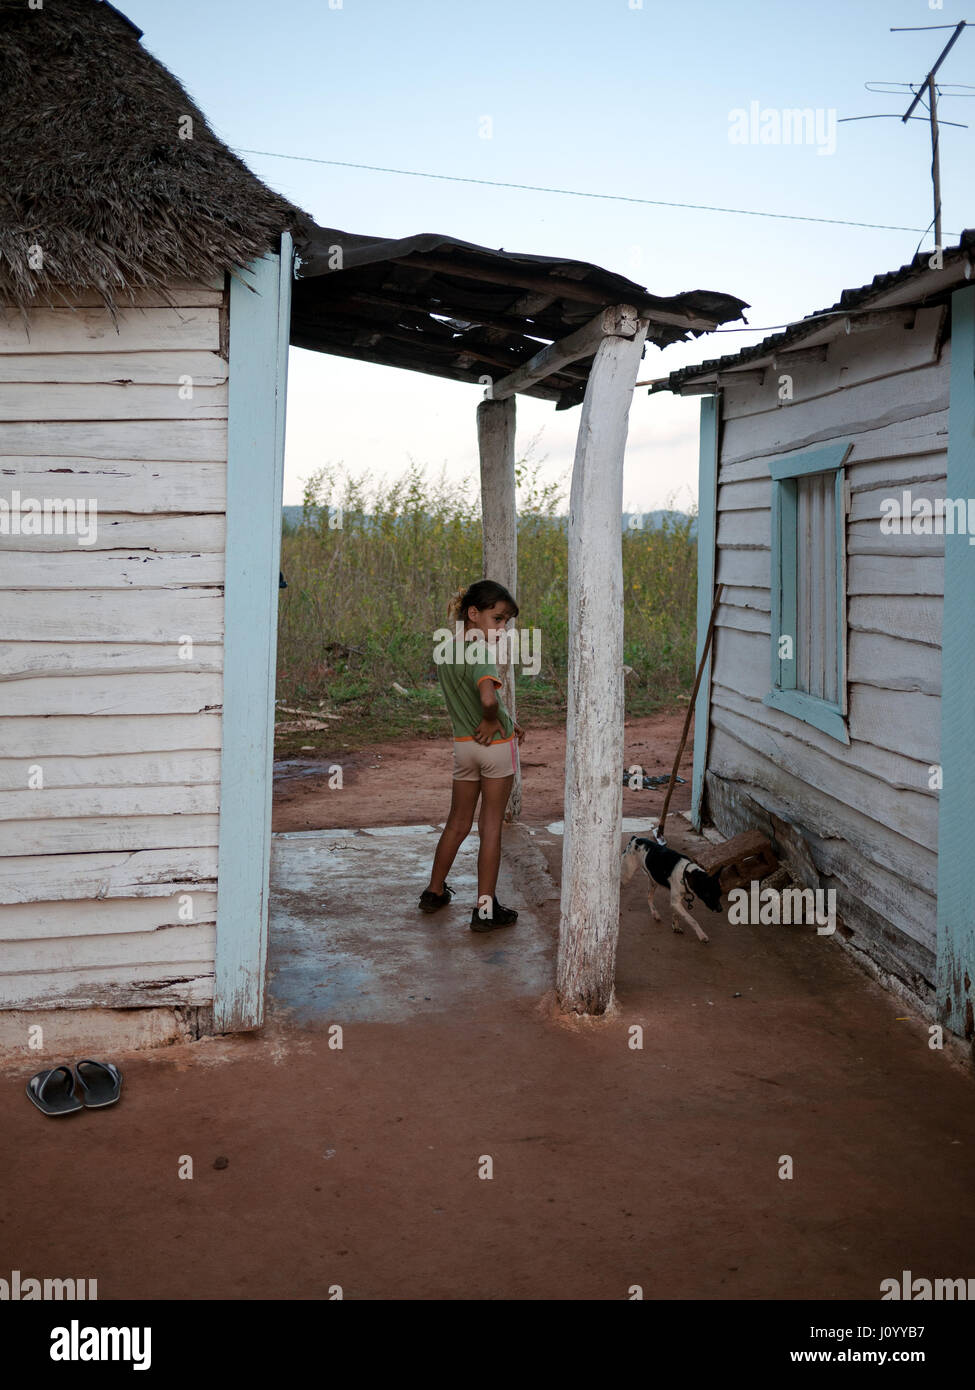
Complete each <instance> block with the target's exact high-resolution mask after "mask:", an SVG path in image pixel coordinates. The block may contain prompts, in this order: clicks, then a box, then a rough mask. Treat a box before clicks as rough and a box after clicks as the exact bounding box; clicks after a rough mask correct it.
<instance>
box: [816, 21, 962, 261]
mask: <svg viewBox="0 0 975 1390" xmlns="http://www.w3.org/2000/svg"><path fill="white" fill-rule="evenodd" d="M966 27H969V26H968V23H967V20H964V19H962V20H960V21H959V22H958V23H957V24H955V25H951V24H915V25H910V26H905V27H901V28H898V29H891V31H890V32H891V33H892V34H905V33H917V32H919V31H921V30H928V29H951V28H954V33H953V34H952V36H951V38H950V39H949V40H948V42H947V43H946V44H945V46H944V48H943V49H942V50H941V53H940V54H939V56H938V59H937V61H936V63H935V64H934V67H933V68H932V69H931V71H930V72H929V73H928V75H927V77H925V79H924V81H923V82H921V83H920V84H918V85H917V86H915V85H914V84H913V83H910V82H884V83H876V84H871V83H869V82H868V83H867V84H866V86H867V90H868V91H874V90H878V89H879V88H880V87H881V86H882V87H887V88H889V89H891V90H893V89H898V88H899V89H901V90H907V91H909V92H912V93H913V95H914V100H913V101H912V102H911V104H910V106H909V107H908V108H907V110H906V111H905V112H904V114H903V116H901V118H900V119H901V120H902V121H903V122H905V124H906V122H907V121H910V120H915V121H922V120H924V117H923V116H915V115H914V110H915V108H916V107H917V105H918V103H919V102H922V101H923V99H924V96H925V93H926V94H927V99H928V103H927V109H928V122H929V125H930V127H931V183H932V188H933V192H934V218H933V221H934V244H935V248H936V250H938V251H940V250H941V160H940V158H939V155H938V130H939V124H938V91H939V88H938V87H937V86H936V84H935V80H934V76H935V73H936V72H937V71H938V69H939V68H940V67H941V64H942V63H943V62H944V60H945V59H946V58H947V56H948V54H949V53H950V52H951V50H952V48H954V46H955V44H956V43H957V42H958V40H959V39H960V38H961V31H962V30H963V29H965V28H966ZM951 85H952V86H958V85H959V84H957V83H952V84H951ZM943 94H944V95H946V96H966V95H970V94H971V93H969V92H964V91H958V92H948V91H947V90H945V92H944V93H943ZM889 114H890V113H887V112H884V113H882V114H880V115H876V116H844V117H841V119H842V120H845V121H879V120H884V119H885V118H886V117H887V116H888V115H889ZM893 119H896V117H893ZM941 125H953V126H961V129H962V130H967V129H968V127H967V126H965V125H962V124H961V122H959V121H942V122H941Z"/></svg>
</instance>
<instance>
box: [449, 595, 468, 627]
mask: <svg viewBox="0 0 975 1390" xmlns="http://www.w3.org/2000/svg"><path fill="white" fill-rule="evenodd" d="M466 595H467V589H466V588H465V587H463V586H462V587H461V588H459V589H458V590H457V592H456V593H455V594H454V595H453V597H452V598H451V600H450V602H449V603H448V604H447V619H448V621H449V622H451V623H455V622H456V621H457V618H458V615H459V614H460V612H461V611H462V609H463V608H464V599H465V597H466Z"/></svg>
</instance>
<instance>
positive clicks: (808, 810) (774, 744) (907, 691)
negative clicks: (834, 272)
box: [708, 309, 950, 989]
mask: <svg viewBox="0 0 975 1390" xmlns="http://www.w3.org/2000/svg"><path fill="white" fill-rule="evenodd" d="M940 316H941V311H940V310H937V309H935V310H925V311H922V312H921V313H920V314H919V315H918V320H917V326H916V327H915V328H914V329H913V330H889V329H888V330H884V331H883V332H878V333H858V334H852V335H850V336H849V337H847V338H843V339H840V340H839V341H838V342H836V343H834V344H831V345H830V348H829V354H828V357H827V361H826V362H823V363H808V364H803V365H802V366H801V368H800V367H799V366H797V367H796V368H795V369H794V380H793V390H794V400H793V401H792V402H791V403H787V404H782V403H780V402H778V400H777V387H778V376H779V374H780V371H781V369H779V371H774V372H773V371H772V370H769V371H768V372H767V373H766V378H765V382H764V383H762V384H761V385H759V384H756V383H743V384H742V385H741V386H740V387H725V388H724V390H723V396H722V434H721V453H720V465H719V473H718V504H717V505H718V525H717V545H718V557H717V578H718V580H719V581H722V582H723V583H724V584H725V585H726V588H725V591H724V595H723V601H722V604H721V606H720V608H719V610H718V616H717V628H716V633H715V649H714V658H713V688H712V697H711V725H710V735H709V751H708V773H709V777H708V787H709V794H710V796H711V813H712V815H713V816H714V818H715V821H716V823H717V824H718V825H719V827H720V828H721V829H722V830H723V831H725V832H726V833H732V832H733V831H735V830H737V829H741V828H743V826H744V824H745V823H746V822H750V823H755V819H756V816H758V817H759V818H761V816H768V815H771V816H775V817H778V818H779V819H780V821H787V822H789V823H790V824H791V825H792V826H794V827H795V828H796V829H797V830H798V831H800V832H801V835H802V838H803V839H804V841H805V844H806V849H807V851H808V855H809V856H811V858H809V857H807V859H806V863H807V865H814V866H815V871H816V873H817V874H818V876H819V882H821V885H822V886H824V887H833V888H835V889H836V890H837V896H838V909H839V912H840V914H841V916H842V918H843V920H844V922H845V925H846V926H847V927H849V928H850V929H851V930H852V931H853V933H854V937H853V942H854V944H855V945H856V946H857V947H859V948H860V949H861V950H864V951H865V952H867V953H868V954H870V955H872V956H874V958H875V959H877V960H878V961H881V962H882V963H883V964H884V965H885V967H886V968H889V969H893V970H895V971H896V972H897V973H899V974H901V976H902V977H903V978H904V979H905V980H907V981H908V982H909V983H911V984H912V986H914V987H915V988H918V989H921V988H923V987H928V986H930V985H931V984H932V983H933V981H934V979H935V974H934V965H935V921H936V904H935V897H934V894H935V887H936V873H937V825H938V798H937V792H936V790H933V789H932V787H931V785H930V778H931V770H932V767H933V766H934V765H936V764H937V762H938V758H939V743H940V726H941V725H940V690H941V684H940V679H941V672H940V656H941V648H940V644H941V617H942V594H943V554H944V549H943V537H941V536H937V535H933V536H918V535H902V534H898V535H882V534H881V532H880V510H879V503H880V500H881V499H882V498H883V497H886V496H896V497H898V498H899V497H900V494H901V492H903V491H904V490H905V489H907V490H910V491H911V493H912V494H913V496H914V497H915V498H917V497H926V498H928V499H930V500H933V499H935V498H937V497H943V496H944V487H945V473H946V450H947V442H948V433H947V431H948V414H947V406H948V381H949V359H950V343H948V344H945V345H944V346H943V348H942V350H941V354H940V359H938V358H937V356H936V348H937V338H938V329H939V326H940ZM840 440H844V441H845V440H852V441H853V449H852V451H851V453H850V457H849V459H848V461H847V464H846V476H847V481H848V484H849V489H850V494H851V510H850V514H849V517H848V518H847V526H846V548H847V556H848V580H847V601H846V612H847V621H848V628H849V636H848V666H847V683H848V692H849V722H848V727H849V733H850V738H851V743H850V745H849V747H847V746H845V745H843V744H841V743H840V742H839V741H837V740H836V739H833V738H831V737H830V736H829V735H828V734H825V733H822V732H820V731H819V730H818V729H816V728H814V727H813V726H812V725H810V724H807V723H804V722H803V721H801V720H798V719H795V718H793V717H792V716H791V715H788V714H785V713H783V712H782V711H780V710H776V709H772V708H770V707H769V706H766V705H764V704H763V703H762V697H763V695H765V694H766V693H767V691H768V689H769V683H770V656H771V654H770V650H769V641H770V638H769V610H770V607H771V596H770V592H769V583H770V548H769V547H770V528H771V511H770V507H771V480H770V474H769V460H770V459H773V458H777V457H782V456H783V455H785V456H788V455H791V454H793V453H796V452H799V451H801V450H804V449H806V448H810V447H813V446H819V445H822V444H828V443H832V442H838V441H840ZM814 609H815V605H814ZM814 609H813V611H814ZM826 640H828V634H827V635H826ZM747 808H751V809H750V810H749V809H747ZM768 824H769V825H771V823H770V822H769V823H768ZM800 857H801V856H800ZM794 867H796V865H794ZM798 867H799V868H800V869H801V864H800V865H798ZM807 877H808V875H807ZM817 886H818V884H817ZM881 938H883V939H881Z"/></svg>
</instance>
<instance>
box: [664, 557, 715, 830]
mask: <svg viewBox="0 0 975 1390" xmlns="http://www.w3.org/2000/svg"><path fill="white" fill-rule="evenodd" d="M723 589H724V585H723V584H719V585H718V588H717V592H716V593H715V595H714V604H713V606H712V608H711V621H710V622H709V623H708V631H707V636H706V637H705V639H704V650H703V651H702V652H701V660H700V661H699V662H698V667H697V675H696V676H695V678H694V689H693V690H692V691H691V700H690V704H689V705H688V706H687V715H686V717H685V719H684V732H683V733H682V734H681V736H680V745H679V747H678V749H677V757H676V758H675V759H674V770H673V772H672V773H671V774H670V783H669V785H668V787H667V795H666V796H665V797H664V804H663V810H662V811H661V812H660V820H659V821H658V823H657V835H659V836H660V838H661V839H663V834H664V822H665V821H666V819H667V808H668V806H669V805H670V798H671V797H672V796H673V794H674V785H675V779H676V777H677V769H678V768H679V767H680V760H681V756H682V755H683V752H684V744H685V743H686V742H687V731H688V729H689V728H690V727H691V716H692V715H693V713H694V702H695V701H696V700H697V692H698V687H699V686H700V684H701V676H702V675H703V673H704V663H705V662H706V661H707V659H708V652H709V651H710V650H711V638H712V637H713V636H714V622H715V619H716V618H717V616H718V604H719V603H720V602H721V592H722V590H723Z"/></svg>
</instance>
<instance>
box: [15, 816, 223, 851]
mask: <svg viewBox="0 0 975 1390" xmlns="http://www.w3.org/2000/svg"><path fill="white" fill-rule="evenodd" d="M217 838H218V817H217V816H207V815H199V816H190V815H184V816H135V815H131V816H107V817H101V818H99V817H96V816H86V817H84V818H82V819H79V820H67V819H65V820H48V821H29V820H28V821H5V822H0V855H12V856H16V857H18V858H19V857H21V856H23V855H25V854H30V855H38V856H41V855H48V854H107V853H111V852H113V851H115V850H122V849H125V850H148V849H178V848H180V847H181V846H187V847H189V848H193V849H200V848H205V847H208V846H210V845H216V843H217Z"/></svg>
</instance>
